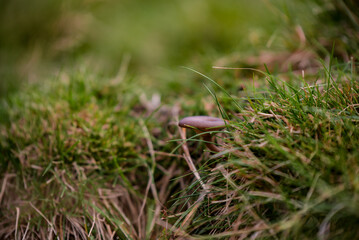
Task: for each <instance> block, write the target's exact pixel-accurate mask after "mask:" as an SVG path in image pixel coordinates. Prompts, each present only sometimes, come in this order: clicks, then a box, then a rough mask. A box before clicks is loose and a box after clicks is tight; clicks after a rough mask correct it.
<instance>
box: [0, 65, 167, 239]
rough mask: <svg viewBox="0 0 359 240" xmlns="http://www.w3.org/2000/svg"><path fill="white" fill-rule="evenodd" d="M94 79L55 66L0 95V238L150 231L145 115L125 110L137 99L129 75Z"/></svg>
mask: <svg viewBox="0 0 359 240" xmlns="http://www.w3.org/2000/svg"><path fill="white" fill-rule="evenodd" d="M94 79H95V80H96V81H94ZM97 79H98V76H91V74H88V73H83V72H74V73H71V74H70V75H69V76H68V75H65V74H61V75H60V77H57V78H56V79H54V80H53V81H51V82H49V83H48V84H47V85H45V86H39V85H32V86H29V88H28V89H24V90H23V92H22V93H21V94H20V93H19V94H13V95H12V96H11V97H9V98H8V99H7V100H4V101H3V102H2V105H1V108H2V110H3V111H4V112H6V113H7V115H6V116H5V117H4V116H3V118H2V119H1V125H0V131H1V134H0V152H1V154H0V164H1V179H2V184H1V191H0V192H1V194H0V209H1V211H0V219H1V221H0V238H3V239H9V238H14V239H34V238H35V239H55V238H57V239H87V238H91V239H112V238H116V237H117V238H120V239H125V238H132V239H135V238H137V239H143V238H145V236H146V234H151V230H152V229H153V226H151V223H152V222H153V220H152V218H151V214H150V215H148V212H149V211H152V210H150V209H152V208H155V205H156V204H155V200H154V199H153V198H152V197H151V198H150V197H147V196H148V194H151V193H149V192H148V191H147V192H146V188H147V185H148V184H149V183H151V184H152V181H149V179H153V176H152V174H153V172H151V168H152V163H151V161H150V159H149V158H148V157H147V156H148V155H149V154H148V147H147V145H146V141H145V138H146V137H145V134H144V133H143V128H146V125H145V123H143V124H142V125H141V124H140V122H139V120H138V117H137V116H135V115H134V114H137V115H139V114H140V116H141V112H140V111H136V112H133V109H135V108H136V106H138V105H139V104H141V103H140V102H139V101H138V98H137V97H136V96H137V94H134V92H132V91H130V90H129V89H132V90H135V88H132V87H131V83H128V82H122V84H114V83H112V82H110V81H107V80H104V81H102V82H101V81H97ZM118 94H120V96H121V98H120V99H118V96H119V95H118ZM137 108H139V107H137ZM142 111H143V115H145V111H146V109H145V108H144V107H143V109H142ZM131 116H132V117H131ZM146 124H148V125H150V124H152V125H153V121H151V119H149V120H148V122H147V123H146ZM158 124H160V123H158ZM138 174H140V175H141V177H138ZM167 181H168V180H167ZM162 184H164V185H166V179H165V180H162ZM162 195H163V194H162ZM162 195H161V196H160V197H161V199H162V198H163V196H162ZM162 200H163V199H162ZM146 228H148V229H149V233H148V232H146Z"/></svg>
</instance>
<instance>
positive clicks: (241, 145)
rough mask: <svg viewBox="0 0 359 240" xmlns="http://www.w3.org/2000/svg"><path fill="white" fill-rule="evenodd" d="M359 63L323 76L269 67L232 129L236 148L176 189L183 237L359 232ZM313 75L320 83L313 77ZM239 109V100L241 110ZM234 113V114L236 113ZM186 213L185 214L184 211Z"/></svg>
mask: <svg viewBox="0 0 359 240" xmlns="http://www.w3.org/2000/svg"><path fill="white" fill-rule="evenodd" d="M354 70H355V67H354V63H350V64H346V65H337V66H333V65H332V64H329V67H325V66H324V67H323V68H322V70H321V71H320V72H319V73H318V75H317V76H316V77H315V79H314V81H313V80H310V81H309V79H308V81H307V79H305V78H304V77H294V76H292V77H293V78H294V79H292V81H290V83H289V82H284V81H281V80H280V78H278V77H276V76H275V75H273V74H270V73H266V77H265V78H266V80H267V83H268V90H267V91H266V92H265V93H264V94H263V93H256V94H254V96H253V97H249V98H247V101H248V105H247V107H245V108H244V109H243V110H242V111H241V112H239V113H237V114H233V117H232V118H233V120H232V122H231V124H230V127H229V129H228V131H227V135H228V137H227V139H226V144H225V146H226V148H227V149H228V152H227V153H226V154H224V155H222V156H221V155H217V157H220V158H217V159H209V160H208V161H207V162H205V163H202V164H200V166H199V173H200V175H201V178H202V179H201V180H202V181H203V182H204V184H206V185H207V188H208V189H209V190H208V189H207V190H203V189H202V188H201V185H200V182H199V181H193V182H192V183H190V184H189V186H188V187H186V188H185V189H183V190H182V191H181V192H179V193H178V194H177V195H176V196H174V202H171V204H170V206H169V209H170V210H171V212H173V213H177V214H173V215H172V216H170V217H168V218H167V220H168V221H169V223H171V224H173V227H172V230H173V232H174V234H175V235H176V234H177V235H179V236H180V235H183V236H185V237H187V238H190V237H193V238H194V239H202V238H203V239H207V238H213V239H217V238H223V239H247V238H251V239H268V238H269V239H272V238H273V239H278V238H280V239H312V238H318V239H355V238H358V237H359V231H358V221H359V215H358V210H359V205H358V197H359V189H358V186H359V185H358V180H359V179H358V176H357V175H358V174H357V173H358V171H359V162H358V159H359V150H358V148H357V146H359V130H358V122H359V111H358V106H359V81H358V77H357V75H355V72H354ZM309 82H311V83H309ZM232 109H233V107H232ZM227 113H228V114H230V112H227ZM178 213H179V214H178Z"/></svg>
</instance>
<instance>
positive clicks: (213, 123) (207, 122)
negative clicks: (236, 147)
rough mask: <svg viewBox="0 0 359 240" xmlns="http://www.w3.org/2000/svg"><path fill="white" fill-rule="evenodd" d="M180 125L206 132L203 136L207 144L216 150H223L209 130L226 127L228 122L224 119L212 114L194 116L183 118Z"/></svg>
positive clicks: (198, 131)
mask: <svg viewBox="0 0 359 240" xmlns="http://www.w3.org/2000/svg"><path fill="white" fill-rule="evenodd" d="M178 125H179V126H180V127H182V128H190V129H194V130H195V131H196V132H197V133H204V134H202V136H203V140H204V141H205V144H206V146H207V147H208V148H209V149H210V150H212V151H214V152H220V151H222V149H221V148H219V147H217V146H216V145H214V144H213V141H212V140H213V139H212V136H211V134H210V133H209V131H217V130H220V129H222V128H224V127H225V126H226V123H225V121H224V120H223V119H220V118H216V117H210V116H192V117H185V118H183V119H182V120H181V121H179V123H178Z"/></svg>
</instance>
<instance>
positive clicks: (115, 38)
mask: <svg viewBox="0 0 359 240" xmlns="http://www.w3.org/2000/svg"><path fill="white" fill-rule="evenodd" d="M349 2H353V1H349ZM336 4H337V5H338V1H324V0H315V1H310V0H296V1H283V0H282V1H281V0H272V1H270V0H254V1H246V0H222V1H218V0H206V1H203V0H202V1H190V0H173V1H165V0H151V1H144V0H142V1H141V0H121V1H115V0H79V1H70V0H63V1H60V0H53V1H46V0H33V1H31V2H28V1H25V0H2V1H1V3H0V79H1V83H0V84H1V85H0V94H1V96H6V95H7V94H9V93H11V91H14V90H16V89H18V88H19V86H21V83H24V82H32V81H39V80H41V81H42V79H46V78H47V77H48V75H49V74H50V75H54V74H56V73H58V72H59V71H61V70H64V69H80V68H83V67H86V68H90V69H91V70H92V71H97V72H100V73H102V74H103V75H104V76H106V77H111V76H116V74H117V72H118V71H119V69H120V68H121V64H122V66H123V68H125V67H126V63H129V66H128V72H127V76H129V77H133V78H136V79H137V81H139V83H141V84H143V86H144V87H148V89H153V88H156V89H158V90H159V91H161V90H164V89H166V90H167V89H168V87H170V89H171V90H173V91H179V90H180V89H181V88H186V87H190V86H191V79H188V80H186V79H187V78H188V73H187V74H186V73H185V72H186V71H184V70H183V69H182V70H181V69H180V68H179V66H187V67H191V68H194V69H196V70H199V71H202V72H204V73H206V74H209V75H210V74H211V71H213V70H211V66H212V65H213V64H215V63H216V61H217V60H218V59H222V58H227V61H224V62H225V63H227V64H229V65H231V66H237V65H238V61H239V60H240V59H242V58H243V56H248V55H250V54H256V53H257V52H259V51H260V50H263V49H271V50H278V49H289V50H293V49H296V48H298V46H299V43H298V39H297V36H295V26H297V25H300V26H301V27H302V28H303V29H304V31H305V32H306V34H308V36H309V37H311V39H314V40H318V39H319V37H318V36H321V34H324V33H325V34H327V35H328V37H330V38H332V39H336V38H338V36H340V37H343V34H342V33H336V32H335V31H329V30H330V25H333V26H336V25H337V24H338V23H340V21H341V20H342V19H343V18H349V20H348V21H347V22H349V24H351V23H354V27H352V28H351V29H354V30H355V29H356V27H357V26H355V19H354V21H351V20H350V18H351V17H352V16H351V15H353V14H352V13H351V15H350V13H346V14H344V15H340V14H339V15H338V14H336V12H337V11H338V8H337V6H336ZM339 5H340V4H339ZM353 5H355V6H356V5H357V4H355V1H354V3H353ZM352 10H353V11H354V10H355V8H354V9H353V8H352ZM343 11H344V12H345V11H346V10H343ZM323 16H324V18H323V19H324V21H323V20H322V21H321V22H320V21H319V20H320V17H323ZM338 16H339V17H338ZM343 16H344V17H343ZM328 19H330V21H328ZM318 21H319V23H323V24H324V25H325V26H326V28H325V31H324V30H323V27H322V26H323V25H321V24H318ZM321 29H322V30H321ZM336 29H337V30H336V31H338V28H337V27H336ZM339 31H340V30H339ZM343 32H345V33H346V34H347V32H348V31H346V30H345V31H344V30H343ZM353 34H354V35H355V32H354V33H353ZM344 35H345V34H344ZM343 39H344V37H343ZM318 41H319V40H318ZM337 41H339V45H340V41H345V39H344V40H341V39H339V40H338V39H337ZM347 41H348V40H347ZM329 42H330V41H329ZM314 44H315V42H314ZM320 44H322V43H320ZM317 45H318V44H317ZM327 45H328V46H329V48H330V47H331V45H330V43H328V44H327ZM351 47H352V48H353V49H355V48H356V47H357V46H356V45H354V46H351ZM356 49H357V48H356ZM222 62H223V61H222ZM149 91H150V90H149Z"/></svg>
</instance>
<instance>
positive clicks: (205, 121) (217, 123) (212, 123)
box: [178, 116, 226, 131]
mask: <svg viewBox="0 0 359 240" xmlns="http://www.w3.org/2000/svg"><path fill="white" fill-rule="evenodd" d="M178 125H179V126H180V127H183V128H197V129H199V130H202V131H208V130H218V129H221V128H224V127H225V126H226V123H225V122H224V120H223V119H220V118H216V117H209V116H192V117H185V118H183V119H182V120H181V121H180V122H179V123H178Z"/></svg>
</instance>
